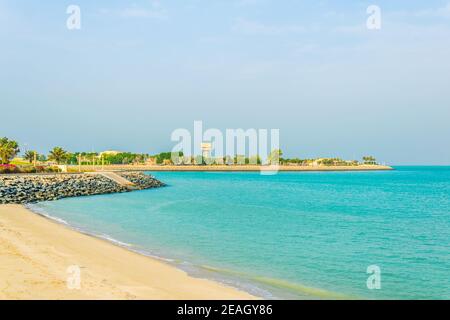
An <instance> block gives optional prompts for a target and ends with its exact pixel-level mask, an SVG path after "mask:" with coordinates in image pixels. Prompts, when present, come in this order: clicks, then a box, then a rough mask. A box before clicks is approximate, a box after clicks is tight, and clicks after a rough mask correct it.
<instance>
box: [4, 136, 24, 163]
mask: <svg viewBox="0 0 450 320" xmlns="http://www.w3.org/2000/svg"><path fill="white" fill-rule="evenodd" d="M19 152H20V149H19V144H18V143H17V141H13V140H9V139H8V138H6V137H3V138H1V139H0V158H1V163H2V164H7V163H9V161H10V160H11V159H12V158H14V157H15V156H16V155H17V154H18V153H19Z"/></svg>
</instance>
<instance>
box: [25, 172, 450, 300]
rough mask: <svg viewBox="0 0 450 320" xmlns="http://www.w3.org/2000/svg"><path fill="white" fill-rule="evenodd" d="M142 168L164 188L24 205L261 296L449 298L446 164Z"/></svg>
mask: <svg viewBox="0 0 450 320" xmlns="http://www.w3.org/2000/svg"><path fill="white" fill-rule="evenodd" d="M149 174H153V175H154V176H156V177H157V178H159V179H160V180H162V181H163V182H165V183H167V184H168V187H166V188H161V189H151V190H144V191H136V192H131V193H124V194H112V195H101V196H92V197H82V198H70V199H63V200H59V201H54V202H44V203H39V204H36V205H33V206H32V209H34V210H36V211H38V212H41V213H45V214H47V215H49V216H52V217H54V218H57V219H59V220H61V221H65V222H66V223H68V224H70V225H71V226H72V227H74V228H77V229H81V230H83V231H85V232H88V233H90V234H93V235H97V236H101V237H104V238H108V239H110V240H113V241H117V242H119V243H122V245H126V246H128V247H129V248H130V249H131V250H137V251H140V252H143V253H145V254H149V255H153V256H157V257H161V258H165V259H167V261H169V263H172V264H174V265H176V266H177V267H179V268H182V269H184V270H186V271H187V272H189V273H190V274H192V275H194V276H198V277H207V278H213V279H217V280H219V281H223V282H225V283H228V284H230V285H233V286H236V287H239V288H242V289H245V290H247V291H250V292H251V293H254V294H257V295H260V296H263V297H265V298H292V299H323V298H331V299H335V298H337V299H339V298H356V299H450V167H396V168H395V170H394V171H379V172H297V173H286V172H284V173H279V174H277V175H273V176H264V175H260V174H259V173H248V172H245V173H244V172H235V173H228V172H227V173H213V172H155V173H149ZM124 263H126V262H125V261H124ZM370 265H376V266H378V267H379V268H380V270H381V289H372V290H370V289H368V288H367V284H366V281H367V278H368V277H369V276H370V274H367V267H368V266H370Z"/></svg>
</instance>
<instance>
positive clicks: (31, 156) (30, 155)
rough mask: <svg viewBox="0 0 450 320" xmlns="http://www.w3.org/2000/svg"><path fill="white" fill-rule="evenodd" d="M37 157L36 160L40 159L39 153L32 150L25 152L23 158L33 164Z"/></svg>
mask: <svg viewBox="0 0 450 320" xmlns="http://www.w3.org/2000/svg"><path fill="white" fill-rule="evenodd" d="M35 157H36V159H38V157H39V155H38V153H37V152H36V151H31V150H29V151H27V152H25V155H24V156H23V158H24V159H25V160H28V161H29V162H30V163H33V161H34V158H35Z"/></svg>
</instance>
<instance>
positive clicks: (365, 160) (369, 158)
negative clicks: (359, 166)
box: [362, 156, 377, 164]
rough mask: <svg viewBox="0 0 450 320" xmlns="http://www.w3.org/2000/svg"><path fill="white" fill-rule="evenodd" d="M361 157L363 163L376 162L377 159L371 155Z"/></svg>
mask: <svg viewBox="0 0 450 320" xmlns="http://www.w3.org/2000/svg"><path fill="white" fill-rule="evenodd" d="M362 159H363V161H364V164H377V159H375V158H374V157H372V156H364V157H363V158H362Z"/></svg>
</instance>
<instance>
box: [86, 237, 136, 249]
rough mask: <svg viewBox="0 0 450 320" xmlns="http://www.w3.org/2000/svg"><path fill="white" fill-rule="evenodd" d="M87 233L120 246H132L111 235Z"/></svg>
mask: <svg viewBox="0 0 450 320" xmlns="http://www.w3.org/2000/svg"><path fill="white" fill-rule="evenodd" d="M89 235H91V236H94V237H97V238H100V239H104V240H107V241H109V242H112V243H114V244H117V245H119V246H121V247H132V246H133V245H132V244H129V243H126V242H122V241H119V240H117V239H114V238H113V237H111V236H109V235H107V234H89Z"/></svg>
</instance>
